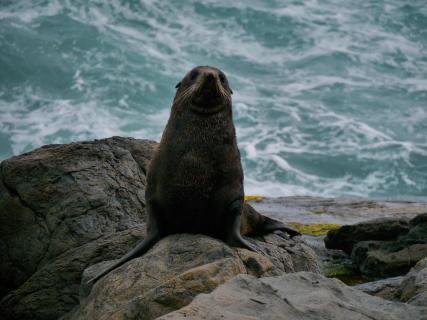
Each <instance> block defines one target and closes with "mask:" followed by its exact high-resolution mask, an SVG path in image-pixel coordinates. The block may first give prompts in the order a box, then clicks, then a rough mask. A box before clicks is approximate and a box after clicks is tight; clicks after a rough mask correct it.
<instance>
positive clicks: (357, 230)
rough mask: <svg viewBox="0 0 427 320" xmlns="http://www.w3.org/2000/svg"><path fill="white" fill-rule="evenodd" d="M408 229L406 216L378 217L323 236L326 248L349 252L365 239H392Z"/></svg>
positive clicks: (331, 231)
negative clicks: (398, 217)
mask: <svg viewBox="0 0 427 320" xmlns="http://www.w3.org/2000/svg"><path fill="white" fill-rule="evenodd" d="M408 231H409V220H408V219H406V218H401V219H397V218H380V219H375V220H370V221H367V222H361V223H357V224H353V225H346V226H342V227H341V228H339V229H335V230H330V231H329V232H328V234H327V235H326V237H325V246H326V248H328V249H340V250H343V251H344V252H346V253H348V254H351V251H352V250H353V247H354V245H355V244H356V243H358V242H361V241H365V240H393V239H396V238H397V237H398V236H400V235H402V234H405V233H407V232H408Z"/></svg>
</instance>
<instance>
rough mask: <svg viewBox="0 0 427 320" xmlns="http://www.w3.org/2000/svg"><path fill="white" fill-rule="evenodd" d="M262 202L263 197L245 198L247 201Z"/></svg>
mask: <svg viewBox="0 0 427 320" xmlns="http://www.w3.org/2000/svg"><path fill="white" fill-rule="evenodd" d="M262 200H264V197H263V196H245V201H255V202H260V201H262Z"/></svg>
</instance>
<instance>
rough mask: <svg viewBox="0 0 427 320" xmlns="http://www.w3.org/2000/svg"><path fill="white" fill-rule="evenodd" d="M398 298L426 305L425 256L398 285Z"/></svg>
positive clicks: (426, 266) (426, 261) (426, 272)
mask: <svg viewBox="0 0 427 320" xmlns="http://www.w3.org/2000/svg"><path fill="white" fill-rule="evenodd" d="M399 294H400V300H402V301H404V302H408V303H410V304H413V305H418V306H426V307H427V258H424V259H422V260H420V261H419V262H418V263H417V264H416V265H415V267H413V268H412V269H411V271H410V272H409V273H408V274H407V275H406V276H405V277H404V279H403V281H402V282H401V284H400V286H399Z"/></svg>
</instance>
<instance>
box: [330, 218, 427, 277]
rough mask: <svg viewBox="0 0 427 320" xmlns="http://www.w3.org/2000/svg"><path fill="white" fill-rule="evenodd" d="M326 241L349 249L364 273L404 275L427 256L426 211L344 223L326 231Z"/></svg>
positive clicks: (390, 275) (331, 245)
mask: <svg viewBox="0 0 427 320" xmlns="http://www.w3.org/2000/svg"><path fill="white" fill-rule="evenodd" d="M325 245H326V247H328V248H333V249H341V250H344V251H345V252H347V253H349V254H350V253H351V259H352V261H353V263H354V264H355V265H356V266H358V268H359V269H360V271H361V272H362V274H364V275H365V276H367V277H372V278H385V277H393V276H399V275H404V274H406V273H407V272H408V271H409V269H410V268H411V267H413V266H414V265H415V264H416V263H417V262H418V261H419V260H421V259H423V258H424V257H427V213H423V214H419V215H418V216H416V217H414V218H413V219H411V220H409V219H406V218H386V219H376V220H370V221H367V222H364V223H358V224H355V225H348V226H343V227H341V228H339V229H336V230H331V231H329V232H328V234H327V236H326V238H325Z"/></svg>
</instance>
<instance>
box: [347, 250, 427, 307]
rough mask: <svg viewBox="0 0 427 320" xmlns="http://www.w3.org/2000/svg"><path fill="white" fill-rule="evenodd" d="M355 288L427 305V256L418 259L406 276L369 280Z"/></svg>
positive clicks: (372, 293)
mask: <svg viewBox="0 0 427 320" xmlns="http://www.w3.org/2000/svg"><path fill="white" fill-rule="evenodd" d="M354 288H355V289H358V290H361V291H363V292H366V293H369V294H371V295H374V296H377V297H382V298H385V299H389V300H395V301H402V302H407V303H409V304H413V305H419V306H426V307H427V258H424V259H422V260H420V261H418V263H417V264H416V265H415V266H414V267H413V268H412V269H411V271H410V272H408V274H406V275H405V276H399V277H394V278H387V279H382V280H377V281H373V282H367V283H364V284H360V285H357V286H354Z"/></svg>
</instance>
